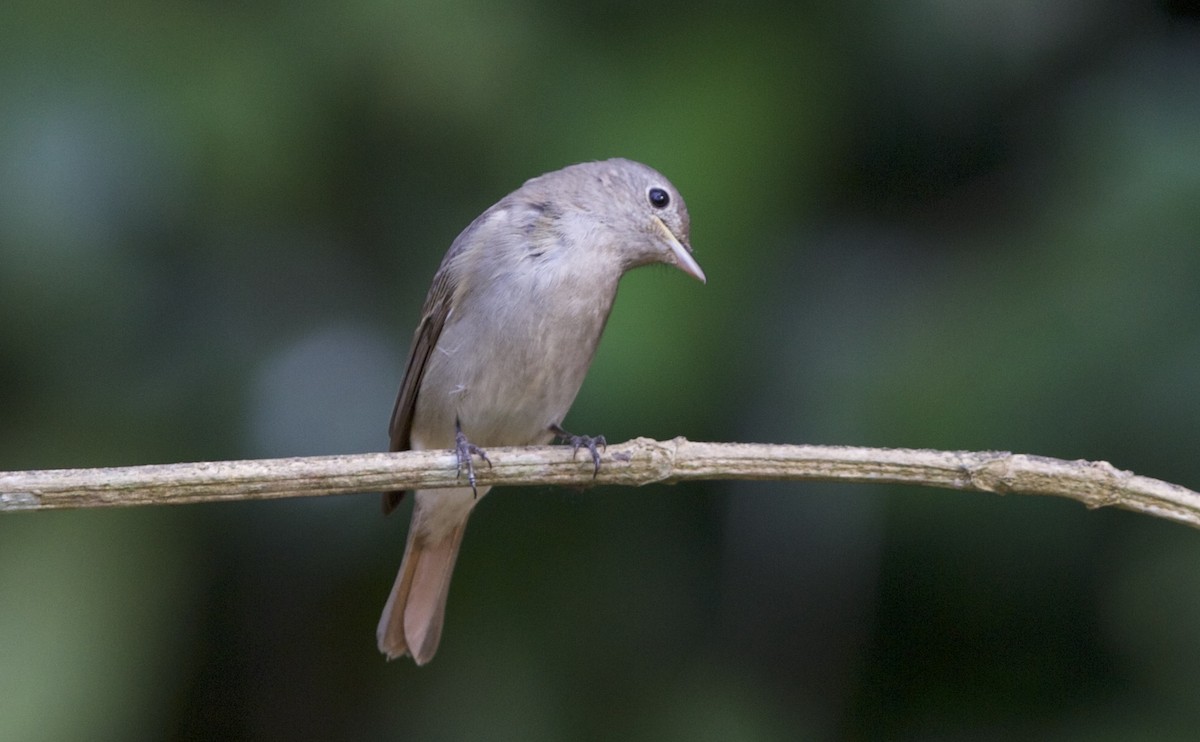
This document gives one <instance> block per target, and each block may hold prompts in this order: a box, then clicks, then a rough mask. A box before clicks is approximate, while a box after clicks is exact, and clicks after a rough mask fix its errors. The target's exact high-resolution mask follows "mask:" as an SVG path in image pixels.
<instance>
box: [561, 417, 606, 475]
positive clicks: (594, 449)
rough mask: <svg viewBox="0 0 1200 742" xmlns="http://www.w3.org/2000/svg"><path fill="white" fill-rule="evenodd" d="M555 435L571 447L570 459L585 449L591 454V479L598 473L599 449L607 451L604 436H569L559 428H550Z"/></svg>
mask: <svg viewBox="0 0 1200 742" xmlns="http://www.w3.org/2000/svg"><path fill="white" fill-rule="evenodd" d="M551 430H552V431H553V432H554V434H555V435H557V436H558V437H559V438H562V439H563V440H564V441H566V442H567V443H569V444H570V445H571V459H572V460H574V459H575V456H576V454H578V453H579V449H581V448H586V449H587V450H588V451H589V452H590V453H591V454H592V465H593V466H594V467H595V468H594V469H593V470H592V479H595V478H596V475H597V474H599V473H600V449H604V450H605V451H607V450H608V441H606V440H604V436H602V435H597V436H591V435H571V434H570V433H568V432H567V431H565V430H563V429H562V428H560V427H559V426H557V425H555V426H554V427H552V428H551Z"/></svg>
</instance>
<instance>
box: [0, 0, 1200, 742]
mask: <svg viewBox="0 0 1200 742" xmlns="http://www.w3.org/2000/svg"><path fill="white" fill-rule="evenodd" d="M1198 17H1200V13H1198V12H1197V8H1196V6H1195V4H1194V3H1187V2H1160V3H1129V2H1117V1H1116V0H1098V1H1093V2H1078V1H1071V2H1066V3H1057V4H1049V5H1047V4H1045V3H1034V2H1015V3H1014V2H996V1H995V0H992V1H990V2H989V1H988V0H975V1H973V2H965V3H944V2H928V1H927V0H910V1H909V2H902V3H884V2H873V3H858V4H841V3H812V4H807V5H800V6H795V5H793V4H785V3H779V4H775V3H750V4H742V5H741V6H739V7H738V10H737V12H736V13H735V12H730V10H729V9H727V8H726V7H724V6H723V5H722V4H717V3H707V4H705V3H701V4H696V3H688V4H686V5H685V4H682V3H665V4H664V3H658V4H653V5H646V4H641V3H639V4H634V3H622V2H608V3H600V4H592V5H587V4H584V5H578V4H576V5H562V4H551V3H539V2H529V1H527V2H523V3H508V4H503V5H496V4H489V3H482V2H478V1H477V0H452V1H451V2H438V3H435V2H413V3H391V2H387V3H385V2H372V1H367V2H353V1H352V2H348V3H339V4H327V3H312V2H297V3H290V4H280V3H229V2H183V3H167V4H163V3H148V2H136V1H130V2H116V3H108V4H99V5H88V4H83V3H78V2H62V1H61V0H57V1H56V0H48V1H47V0H42V1H40V2H36V3H35V2H30V1H29V0H8V1H7V2H6V3H4V4H3V5H2V6H0V318H2V319H3V321H2V322H0V410H3V414H0V468H5V469H29V468H44V467H62V466H91V465H117V464H134V463H151V462H164V461H184V460H204V459H218V458H232V457H240V458H245V457H259V456H283V455H301V454H317V453H336V452H349V451H367V450H379V449H381V448H382V447H383V446H384V445H385V439H386V435H385V428H386V423H387V417H388V413H389V412H390V409H391V404H392V398H393V394H394V392H395V388H396V386H397V384H398V383H399V377H400V373H401V366H402V363H403V359H404V354H405V350H406V347H407V342H408V339H409V337H410V334H411V331H412V328H413V326H414V325H415V319H416V316H417V312H418V310H419V307H420V304H421V302H422V300H423V298H424V295H425V291H426V288H427V286H428V282H429V279H430V277H431V275H432V273H433V271H434V269H435V268H436V266H437V264H438V262H439V261H440V259H441V255H442V253H443V251H444V250H445V248H446V247H447V246H448V245H449V244H450V242H451V240H452V239H453V238H454V236H455V234H457V232H458V230H459V229H461V228H462V227H463V226H464V225H465V224H467V223H468V222H469V221H470V219H472V218H473V217H474V216H475V215H476V214H478V213H479V212H480V211H482V210H483V209H484V208H486V207H487V206H488V205H489V204H490V203H492V202H493V201H494V200H496V199H497V198H499V197H500V196H502V195H503V194H504V193H506V192H508V191H509V190H511V189H513V188H514V187H516V186H517V185H519V184H520V183H521V182H522V181H523V180H524V179H526V178H528V177H531V176H533V175H536V174H538V173H540V172H543V171H546V170H551V169H555V168H557V167H561V166H563V165H565V164H568V163H571V162H577V161H581V160H587V159H598V158H603V157H610V156H616V155H621V156H626V157H632V158H635V159H639V160H643V161H645V162H647V163H649V164H651V165H653V166H655V167H657V168H659V169H660V170H662V171H663V172H664V173H666V174H667V175H669V176H670V177H671V178H672V180H673V181H674V182H675V184H676V185H677V186H679V188H680V189H681V191H682V192H683V193H684V194H685V195H686V196H687V198H688V204H689V208H690V210H691V212H692V218H693V244H694V246H695V248H696V254H697V257H698V258H699V260H700V262H701V264H702V265H703V266H704V268H705V270H706V271H707V273H708V275H709V284H708V285H707V286H705V287H703V288H702V287H700V286H697V285H695V284H693V283H691V282H689V281H687V280H685V279H683V278H682V277H681V276H679V275H677V274H675V273H674V272H672V271H669V270H667V269H657V270H645V271H639V272H635V273H634V274H633V275H630V276H629V277H628V278H627V279H626V281H625V283H624V285H623V287H622V292H621V298H620V300H619V301H618V303H617V308H616V311H615V313H614V315H613V318H612V321H611V323H610V325H609V331H608V333H607V335H606V337H605V340H604V342H603V343H602V345H601V348H600V352H599V355H598V357H597V359H596V363H595V366H594V367H593V371H592V373H591V375H590V377H589V379H588V382H587V384H586V385H585V387H584V390H583V392H582V393H581V395H580V398H579V401H578V402H577V404H576V407H575V409H574V411H573V413H572V415H571V419H570V420H569V421H568V425H569V427H571V428H572V429H579V430H584V431H587V432H599V431H602V432H604V433H605V434H606V435H608V437H609V439H610V440H617V439H623V438H626V437H631V436H634V435H651V436H658V437H669V436H673V435H686V436H688V437H691V438H694V439H713V440H764V441H777V442H813V443H845V444H859V445H885V446H934V447H944V448H960V449H1007V450H1019V451H1027V452H1035V453H1041V454H1045V455H1052V456H1061V457H1066V458H1077V457H1078V458H1090V459H1106V460H1110V461H1112V462H1113V463H1114V464H1115V465H1117V466H1119V467H1122V468H1129V469H1132V470H1135V471H1138V472H1139V473H1144V474H1148V475H1151V476H1157V477H1161V478H1164V479H1167V480H1170V481H1176V482H1179V483H1181V484H1184V485H1187V486H1191V487H1193V488H1195V487H1197V486H1198V485H1200V456H1197V454H1196V450H1195V449H1196V440H1197V434H1198V432H1200V395H1198V394H1197V393H1196V388H1197V381H1198V380H1200V301H1197V296H1198V295H1200V250H1198V249H1197V248H1200V209H1198V208H1197V203H1200V137H1197V131H1200V88H1197V86H1196V85H1195V80H1196V75H1197V73H1198V71H1200V36H1198V33H1197V32H1198V29H1197V26H1196V23H1197V19H1198ZM405 518H406V516H405V514H404V513H401V514H399V515H398V516H397V517H393V518H389V519H383V518H381V517H379V515H378V505H377V502H376V499H375V496H373V495H370V494H364V495H362V496H355V497H347V498H336V499H332V498H331V499H326V500H322V501H287V502H272V503H244V504H230V505H211V506H198V507H189V508H178V509H159V510H139V511H119V512H118V511H113V512H72V513H50V514H40V515H26V516H21V515H11V516H4V517H0V636H2V637H4V638H3V639H2V640H0V739H14V740H16V739H19V740H39V739H45V740H62V739H90V740H91V739H121V740H136V739H164V738H166V739H296V740H300V739H322V740H324V739H394V738H397V737H409V738H417V739H493V740H503V739H514V740H533V739H570V738H588V739H621V740H673V739H679V740H685V739H686V740H697V739H720V740H766V739H863V738H865V739H872V738H898V737H899V738H910V739H926V738H939V739H947V738H956V739H972V738H973V739H994V738H1007V737H1014V736H1020V737H1037V738H1055V739H1089V740H1095V739H1114V740H1118V739H1119V740H1126V739H1131V738H1143V737H1147V736H1150V735H1153V736H1155V737H1163V738H1188V737H1190V736H1192V735H1193V734H1194V730H1195V728H1196V726H1197V724H1200V711H1198V710H1197V708H1198V707H1197V705H1196V703H1195V702H1194V699H1195V698H1196V697H1197V695H1198V694H1200V680H1198V678H1200V673H1197V672H1196V668H1197V666H1198V664H1200V639H1198V638H1197V637H1198V636H1200V635H1198V634H1197V632H1196V631H1195V628H1194V627H1195V626H1196V625H1197V623H1198V622H1200V578H1198V577H1197V574H1200V569H1197V566H1198V565H1200V537H1198V536H1197V534H1195V533H1194V532H1192V531H1189V530H1187V529H1184V528H1181V527H1179V526H1175V525H1170V524H1167V523H1164V522H1158V521H1154V520H1152V519H1149V518H1146V517H1139V516H1134V515H1131V514H1128V513H1122V512H1109V511H1101V512H1088V511H1085V510H1084V509H1082V508H1079V507H1078V506H1077V505H1075V504H1073V503H1069V502H1066V501H1058V500H1052V499H1046V500H1039V499H1034V498H997V497H991V496H976V495H959V494H953V493H945V492H932V491H923V490H917V489H904V490H900V489H897V490H896V491H895V492H888V491H886V490H884V489H883V488H879V487H846V486H837V487H834V486H818V485H797V484H787V485H784V484H767V483H756V484H751V483H708V484H703V485H699V484H698V485H689V486H680V487H675V488H662V487H659V488H647V489H645V490H639V491H626V490H621V489H605V490H598V491H594V492H585V493H574V492H562V491H558V490H528V491H512V492H507V493H501V492H497V493H495V494H494V495H493V496H491V497H489V498H487V500H485V501H484V502H483V503H481V505H480V507H479V509H478V513H477V515H476V517H475V518H474V519H473V520H472V526H471V533H470V536H469V537H468V538H467V540H466V545H465V548H464V551H463V554H462V558H461V560H460V563H459V566H458V570H457V575H456V578H455V584H454V588H453V590H452V596H451V598H450V607H449V612H448V620H447V627H446V633H445V637H444V641H443V643H442V648H441V651H440V653H439V655H438V657H437V658H436V660H435V661H434V662H433V663H432V664H431V665H430V666H428V667H426V668H421V669H417V668H415V667H413V666H412V665H411V664H410V663H408V662H396V663H392V664H385V663H384V662H383V661H382V659H381V658H380V657H379V655H378V654H377V653H376V651H375V647H374V636H373V630H374V625H375V621H376V617H377V614H378V611H379V609H380V607H381V606H382V603H383V600H384V597H385V593H386V591H387V589H388V587H389V586H390V584H391V580H392V576H393V574H394V572H393V571H394V570H395V568H396V567H397V564H398V561H399V558H400V553H401V544H402V540H403V533H404V528H405Z"/></svg>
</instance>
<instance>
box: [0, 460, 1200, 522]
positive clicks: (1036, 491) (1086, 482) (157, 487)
mask: <svg viewBox="0 0 1200 742" xmlns="http://www.w3.org/2000/svg"><path fill="white" fill-rule="evenodd" d="M488 455H489V456H490V457H491V460H492V466H491V467H480V468H477V469H476V470H475V471H476V474H477V476H478V478H479V485H480V486H486V485H513V484H527V485H529V484H532V485H574V486H588V485H592V484H618V485H644V484H651V483H655V482H659V483H664V484H673V483H675V482H684V481H690V480H696V479H756V480H809V481H843V482H846V481H848V482H876V483H880V484H884V483H891V484H916V485H924V486H927V487H943V488H948V489H957V490H975V491H979V492H995V493H999V494H1008V493H1013V494H1024V495H1054V496H1058V497H1067V498H1071V499H1074V500H1079V501H1080V502H1082V503H1083V504H1085V505H1087V506H1088V507H1091V508H1098V507H1106V506H1110V505H1115V506H1116V507H1120V508H1125V509H1127V510H1134V511H1137V512H1140V513H1146V514H1149V515H1154V516H1157V517H1160V518H1166V519H1168V520H1173V521H1176V522H1179V523H1186V524H1188V525H1191V526H1193V527H1197V528H1200V494H1198V493H1196V492H1193V491H1192V490H1189V489H1185V488H1183V487H1180V486H1178V485H1174V484H1169V483H1167V482H1162V481H1159V480H1157V479H1151V478H1149V477H1142V476H1138V475H1136V474H1133V473H1131V472H1127V471H1122V470H1120V469H1116V468H1114V467H1113V466H1112V465H1110V464H1108V463H1107V462H1103V461H1100V462H1093V461H1064V460H1062V459H1052V458H1047V457H1044V456H1030V455H1025V454H1012V453H1007V452H1001V451H932V450H922V449H900V448H856V447H849V446H792V445H774V444H751V443H694V442H692V441H688V440H686V439H684V438H675V439H673V440H669V441H655V440H650V439H648V438H637V439H634V440H632V441H628V442H626V443H622V444H620V445H613V446H609V447H608V450H607V451H606V452H605V454H604V458H603V465H602V466H601V467H600V471H599V473H598V474H595V473H594V470H593V465H592V461H591V458H590V457H587V456H584V457H582V458H576V457H574V456H572V452H571V449H570V448H569V447H566V446H543V447H532V448H493V449H489V450H488ZM455 464H456V460H455V457H454V456H453V455H452V454H451V453H450V452H448V451H409V452H404V453H367V454H350V455H343V456H314V457H309V458H292V459H263V460H256V461H219V462H208V463H199V464H165V465H149V466H130V467H118V468H102V469H52V470H44V471H16V472H0V512H11V511H30V510H55V509H62V508H89V507H107V506H128V505H162V504H182V503H193V502H214V501H230V500H260V499H269V498H278V497H309V496H314V495H336V494H346V493H351V492H365V491H376V490H394V489H417V488H422V489H433V488H436V487H453V486H456V485H457V486H463V482H462V481H460V480H459V479H458V478H457V471H456V465H455Z"/></svg>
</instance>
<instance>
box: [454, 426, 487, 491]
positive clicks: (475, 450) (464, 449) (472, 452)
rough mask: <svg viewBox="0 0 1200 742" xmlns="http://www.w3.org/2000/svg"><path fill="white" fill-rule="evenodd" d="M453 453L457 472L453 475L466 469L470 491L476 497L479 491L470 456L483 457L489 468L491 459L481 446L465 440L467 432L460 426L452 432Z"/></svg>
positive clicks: (460, 473)
mask: <svg viewBox="0 0 1200 742" xmlns="http://www.w3.org/2000/svg"><path fill="white" fill-rule="evenodd" d="M454 455H455V456H457V457H458V473H457V474H456V475H455V476H456V477H462V472H463V469H466V470H467V483H468V484H470V485H471V493H472V494H474V495H475V496H476V497H478V496H479V491H478V490H477V489H476V487H475V462H474V460H473V459H472V458H471V457H472V456H478V457H479V458H481V459H483V460H484V461H485V462H487V465H488V468H489V469H490V468H492V460H491V459H489V458H488V455H487V453H486V452H485V451H484V450H483V449H482V448H480V447H479V446H476V445H475V444H474V443H472V442H470V441H469V440H467V434H466V433H464V432H462V429H461V428H460V429H458V430H456V431H455V433H454Z"/></svg>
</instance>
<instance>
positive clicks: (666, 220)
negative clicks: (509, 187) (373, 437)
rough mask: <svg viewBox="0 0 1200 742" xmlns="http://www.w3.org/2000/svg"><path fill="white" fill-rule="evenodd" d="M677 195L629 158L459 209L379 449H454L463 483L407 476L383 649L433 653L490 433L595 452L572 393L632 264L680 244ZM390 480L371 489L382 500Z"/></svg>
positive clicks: (682, 226) (387, 507) (388, 506)
mask: <svg viewBox="0 0 1200 742" xmlns="http://www.w3.org/2000/svg"><path fill="white" fill-rule="evenodd" d="M691 251H692V248H691V246H690V244H689V243H688V213H687V208H686V207H685V206H684V203H683V198H681V197H680V195H679V192H678V191H676V190H675V187H674V186H672V185H671V183H670V182H669V181H668V180H667V179H666V178H664V177H663V176H662V175H660V174H659V173H658V172H656V171H655V170H653V169H651V168H649V167H647V166H646V165H642V164H641V163H637V162H633V161H630V160H623V159H613V160H605V161H603V162H586V163H581V164H578V165H571V166H569V167H565V168H563V169H562V170H556V171H554V172H552V173H547V174H545V175H542V176H540V177H537V178H534V179H532V180H529V181H527V182H526V183H525V184H524V185H523V186H521V187H520V188H518V189H517V190H515V191H513V192H512V193H510V194H509V195H507V196H505V197H504V198H503V199H501V200H500V201H499V202H498V203H497V204H496V205H494V206H492V207H491V208H490V209H488V210H487V211H485V212H483V214H481V215H480V216H479V218H477V219H476V220H475V221H473V222H471V224H470V226H468V227H467V228H466V229H465V230H463V232H462V234H460V235H459V236H458V238H457V239H456V240H454V244H452V245H451V246H450V250H449V251H448V252H447V253H446V257H445V258H443V259H442V265H441V267H440V268H438V271H437V274H436V275H434V277H433V286H432V287H430V289H429V295H428V296H427V297H426V298H425V306H424V308H423V309H422V310H421V322H420V324H418V325H417V330H416V333H415V334H414V336H413V341H412V347H411V348H410V349H409V355H408V364H407V366H406V368H405V371H404V381H403V382H402V383H401V386H400V394H399V396H398V398H397V399H396V407H395V410H394V411H393V412H392V421H391V450H392V451H405V450H415V451H421V450H428V449H437V448H448V449H451V450H453V451H456V452H457V453H458V456H459V464H460V467H461V468H465V469H466V470H467V472H468V478H469V481H470V483H471V485H472V486H469V487H457V488H452V489H437V490H419V491H417V493H416V504H415V505H414V508H413V515H412V524H411V525H410V526H409V530H408V542H407V545H406V546H405V549H404V561H403V562H402V563H401V564H400V573H399V574H398V575H397V576H396V582H395V584H394V585H393V587H392V593H391V596H390V597H389V598H388V601H387V604H386V605H385V606H384V607H383V617H382V618H381V619H380V620H379V628H378V630H377V632H376V638H377V639H378V641H379V651H381V652H383V653H384V654H385V655H387V657H388V659H394V658H396V657H401V656H403V655H406V654H410V655H412V658H413V659H414V660H415V661H416V663H417V664H418V665H423V664H425V663H426V662H428V661H429V660H430V659H432V658H433V654H434V652H435V651H437V646H438V641H439V639H440V638H441V634H442V619H443V616H444V614H445V608H446V595H447V592H448V590H449V587H450V575H451V572H452V571H453V569H454V562H455V560H456V559H457V557H458V549H459V545H460V544H461V543H462V537H463V531H464V530H465V528H466V525H467V517H468V516H469V515H470V514H471V509H472V508H473V507H474V506H475V503H477V502H478V501H479V498H480V497H482V496H483V495H484V494H486V493H487V488H485V487H480V488H478V490H476V488H475V487H474V473H473V468H472V461H471V456H472V455H473V454H474V455H478V456H481V457H482V458H483V459H484V460H486V454H485V453H483V450H484V449H486V448H487V447H488V446H526V445H542V444H545V443H548V442H550V441H551V440H552V439H553V438H554V437H555V436H561V437H567V438H569V439H570V440H571V442H572V444H573V445H574V446H575V447H576V449H578V448H580V447H581V446H587V447H588V448H589V449H590V450H591V453H592V457H593V461H594V462H595V465H596V466H597V467H599V463H600V459H599V455H598V453H597V451H596V446H597V444H598V443H599V444H601V445H602V444H603V438H601V437H597V438H594V439H593V438H588V437H574V436H568V435H567V434H566V433H565V432H564V431H563V429H562V427H561V426H562V421H563V418H564V417H566V414H567V410H568V409H570V407H571V403H572V402H573V401H574V400H575V395H576V394H577V393H578V392H579V387H580V385H582V384H583V377H584V375H585V374H586V373H587V369H588V366H589V365H591V362H592V356H593V355H594V354H595V352H596V346H597V344H598V343H599V342H600V334H601V333H602V332H603V331H604V325H605V323H606V322H607V321H608V315H609V312H610V311H611V310H612V305H613V300H614V299H616V296H617V283H618V282H619V281H620V279H621V276H622V275H623V274H624V273H625V272H626V271H628V270H629V269H631V268H637V267H638V266H641V265H649V264H651V263H667V264H669V265H674V266H676V267H677V268H679V269H680V270H682V271H683V272H684V273H687V274H688V275H690V276H692V277H694V278H696V279H698V280H700V281H704V280H705V278H704V271H702V270H701V269H700V266H699V265H698V264H697V263H696V261H695V259H693V258H692V254H691ZM403 496H404V493H403V492H388V493H385V494H384V501H383V508H384V512H385V513H386V512H390V511H391V510H393V509H394V508H395V507H396V506H397V505H398V504H399V502H400V498H402V497H403Z"/></svg>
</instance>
